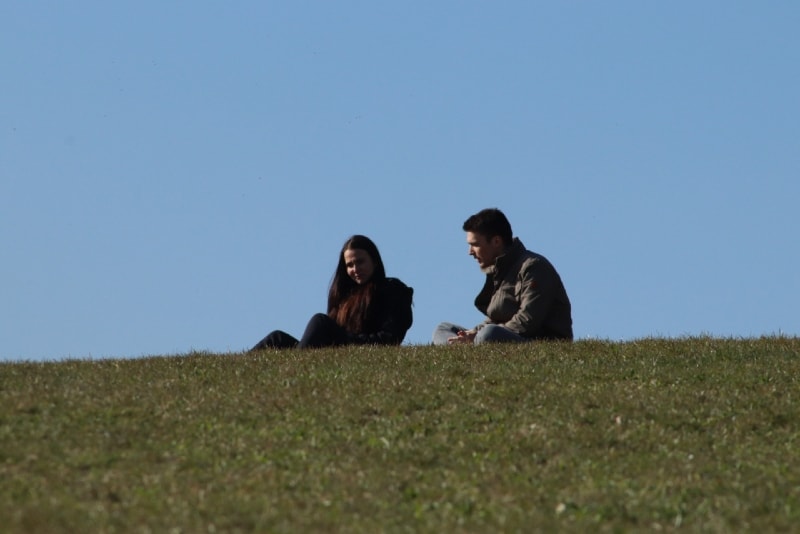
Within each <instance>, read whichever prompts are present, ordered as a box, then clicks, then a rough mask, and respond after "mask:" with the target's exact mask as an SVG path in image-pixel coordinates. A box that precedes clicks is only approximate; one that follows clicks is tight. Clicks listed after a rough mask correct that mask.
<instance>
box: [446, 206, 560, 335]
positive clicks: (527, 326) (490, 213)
mask: <svg viewBox="0 0 800 534" xmlns="http://www.w3.org/2000/svg"><path fill="white" fill-rule="evenodd" d="M463 229H464V231H465V232H466V233H467V244H468V245H469V255H470V256H472V257H473V258H475V259H476V260H477V261H478V265H479V266H480V268H481V270H482V271H483V272H484V273H486V283H485V284H484V286H483V289H482V290H481V292H480V293H479V294H478V296H477V297H476V298H475V307H477V308H478V310H480V311H481V313H483V314H484V315H486V320H485V321H484V322H483V323H481V324H479V325H478V326H476V327H475V328H473V329H472V330H467V329H465V328H464V327H462V326H458V325H455V324H452V323H442V324H440V325H439V326H438V327H437V328H436V330H434V332H433V343H434V344H435V345H446V344H455V343H475V344H479V343H486V342H522V341H532V340H537V339H566V340H572V308H571V306H570V302H569V297H567V292H566V290H565V289H564V284H563V283H562V282H561V277H560V276H559V275H558V273H557V272H556V270H555V268H553V266H552V265H551V264H550V262H549V261H547V259H546V258H545V257H544V256H541V255H540V254H536V253H535V252H531V251H529V250H526V249H525V246H524V245H523V244H522V242H521V241H520V240H519V238H514V237H513V234H512V233H511V224H510V223H509V222H508V219H506V216H505V215H504V214H503V212H501V211H500V210H498V209H485V210H481V211H479V212H478V213H476V214H475V215H472V216H471V217H470V218H469V219H467V220H466V221H465V222H464V227H463Z"/></svg>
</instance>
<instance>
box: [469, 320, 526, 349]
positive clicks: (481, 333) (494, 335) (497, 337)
mask: <svg viewBox="0 0 800 534" xmlns="http://www.w3.org/2000/svg"><path fill="white" fill-rule="evenodd" d="M525 341H530V340H529V339H528V338H526V337H522V336H521V335H519V334H517V333H514V332H512V331H511V330H509V329H508V328H505V327H502V326H500V325H496V324H487V325H486V326H484V327H483V328H481V329H480V330H478V334H477V335H476V336H475V344H476V345H478V344H480V343H509V342H511V343H522V342H525Z"/></svg>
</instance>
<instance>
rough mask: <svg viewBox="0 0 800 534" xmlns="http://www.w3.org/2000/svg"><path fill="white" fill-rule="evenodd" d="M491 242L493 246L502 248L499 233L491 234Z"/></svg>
mask: <svg viewBox="0 0 800 534" xmlns="http://www.w3.org/2000/svg"><path fill="white" fill-rule="evenodd" d="M491 242H492V246H493V247H498V248H503V245H504V243H503V238H502V237H500V236H499V235H495V236H492V239H491Z"/></svg>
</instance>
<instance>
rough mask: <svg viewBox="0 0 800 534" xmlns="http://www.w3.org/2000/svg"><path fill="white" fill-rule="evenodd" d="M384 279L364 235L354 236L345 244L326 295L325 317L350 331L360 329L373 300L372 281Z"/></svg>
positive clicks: (378, 257)
mask: <svg viewBox="0 0 800 534" xmlns="http://www.w3.org/2000/svg"><path fill="white" fill-rule="evenodd" d="M385 279H386V270H385V269H384V267H383V260H382V259H381V254H380V252H378V247H376V246H375V243H373V242H372V240H371V239H370V238H368V237H366V236H363V235H354V236H352V237H350V238H349V239H348V240H347V241H345V242H344V245H343V246H342V250H341V252H340V253H339V263H338V265H337V267H336V273H335V274H334V275H333V281H332V282H331V289H330V291H329V293H328V314H329V315H330V316H331V317H333V318H334V319H335V320H336V322H337V323H338V324H339V325H341V326H344V327H346V328H348V330H350V331H353V332H358V331H360V329H361V328H362V327H363V322H364V318H365V316H366V310H367V308H368V307H369V304H370V302H371V300H372V294H373V292H374V287H375V286H374V282H380V281H382V280H385Z"/></svg>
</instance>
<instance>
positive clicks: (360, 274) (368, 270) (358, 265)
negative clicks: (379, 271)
mask: <svg viewBox="0 0 800 534" xmlns="http://www.w3.org/2000/svg"><path fill="white" fill-rule="evenodd" d="M344 264H345V266H346V267H347V276H349V277H350V278H352V279H353V281H354V282H355V283H356V284H359V285H361V284H366V283H367V282H369V279H370V278H372V273H373V271H375V263H374V262H373V261H372V258H370V256H369V254H367V251H366V250H362V249H360V248H354V249H347V250H345V251H344Z"/></svg>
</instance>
